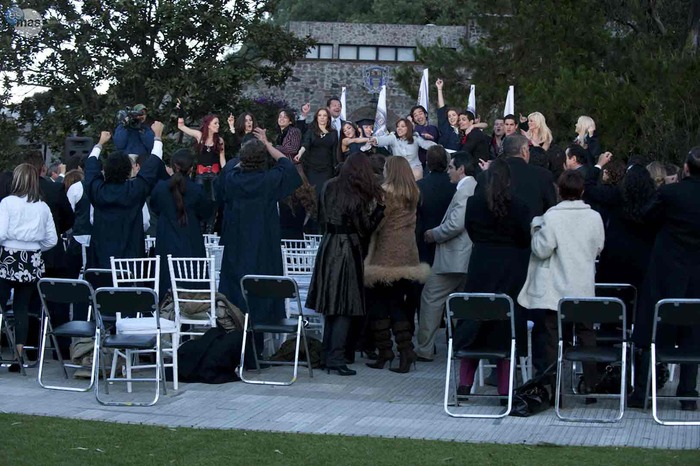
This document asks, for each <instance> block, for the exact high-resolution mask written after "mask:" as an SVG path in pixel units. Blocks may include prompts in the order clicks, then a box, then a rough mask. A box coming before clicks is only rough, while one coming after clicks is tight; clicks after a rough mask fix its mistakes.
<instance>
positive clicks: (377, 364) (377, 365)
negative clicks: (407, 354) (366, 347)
mask: <svg viewBox="0 0 700 466" xmlns="http://www.w3.org/2000/svg"><path fill="white" fill-rule="evenodd" d="M393 360H394V355H393V354H392V355H391V357H381V356H377V360H376V361H374V362H368V363H365V364H367V367H371V368H372V369H384V365H385V364H386V363H387V362H388V363H389V370H392V369H391V362H392V361H393Z"/></svg>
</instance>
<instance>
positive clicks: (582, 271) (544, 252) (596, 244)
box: [518, 170, 605, 388]
mask: <svg viewBox="0 0 700 466" xmlns="http://www.w3.org/2000/svg"><path fill="white" fill-rule="evenodd" d="M558 187H559V196H560V197H561V199H562V201H561V202H560V203H559V204H557V205H555V206H554V207H552V208H550V209H549V210H548V211H547V212H545V214H544V215H543V216H541V217H535V218H533V219H532V223H531V232H532V243H531V247H532V254H531V255H530V263H529V265H528V270H527V280H526V281H525V285H524V286H523V289H522V290H521V291H520V294H519V295H518V303H520V304H521V305H522V306H523V307H525V308H527V309H530V310H533V311H534V312H533V314H534V315H537V314H538V313H540V312H541V313H542V314H544V315H543V316H542V315H540V316H538V317H539V319H536V320H537V321H538V323H539V325H538V323H536V324H535V328H534V329H533V339H534V340H535V341H536V342H538V341H539V342H541V344H535V345H533V350H535V347H536V348H537V351H536V353H540V354H534V355H533V364H534V365H535V367H536V369H537V370H538V372H539V371H542V370H544V369H545V368H546V367H547V366H549V365H550V364H551V363H552V362H554V361H555V360H556V357H557V356H556V355H557V340H558V337H557V317H556V313H555V312H554V311H556V310H557V306H558V304H559V300H560V299H561V298H563V297H565V296H576V297H593V296H595V260H596V257H597V256H598V254H600V252H601V251H602V250H603V244H604V243H605V230H604V228H603V221H602V219H601V217H600V214H598V212H596V211H594V210H593V209H591V207H590V206H589V205H588V204H586V203H584V202H583V201H582V200H581V196H582V195H583V188H584V179H583V175H581V174H580V173H579V172H577V171H573V170H570V171H566V172H564V173H563V174H562V175H561V177H560V178H559V181H558ZM577 335H578V337H579V340H580V341H581V343H582V344H583V345H584V346H595V334H594V333H593V330H592V329H590V328H583V327H582V326H581V325H578V326H577ZM541 351H543V352H544V354H541ZM583 372H584V380H585V382H586V386H587V387H589V388H592V387H595V385H596V383H597V382H598V380H597V379H598V376H597V371H596V366H595V364H594V363H593V364H584V366H583Z"/></svg>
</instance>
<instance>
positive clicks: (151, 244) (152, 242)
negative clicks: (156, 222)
mask: <svg viewBox="0 0 700 466" xmlns="http://www.w3.org/2000/svg"><path fill="white" fill-rule="evenodd" d="M144 247H145V249H146V256H148V257H150V256H151V250H153V249H155V248H156V239H155V237H153V236H150V235H149V236H146V239H145V240H144Z"/></svg>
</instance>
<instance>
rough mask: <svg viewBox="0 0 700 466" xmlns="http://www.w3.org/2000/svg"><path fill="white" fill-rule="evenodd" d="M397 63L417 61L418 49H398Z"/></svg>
mask: <svg viewBox="0 0 700 466" xmlns="http://www.w3.org/2000/svg"><path fill="white" fill-rule="evenodd" d="M396 60H397V61H416V49H415V48H413V47H397V48H396Z"/></svg>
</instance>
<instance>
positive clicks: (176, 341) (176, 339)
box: [163, 332, 180, 390]
mask: <svg viewBox="0 0 700 466" xmlns="http://www.w3.org/2000/svg"><path fill="white" fill-rule="evenodd" d="M171 342H172V343H171V344H172V348H171V349H172V353H173V354H172V360H173V390H177V389H178V377H177V349H178V348H179V347H180V334H179V333H177V332H175V333H173V334H171ZM163 366H165V364H163ZM165 381H166V379H165V378H163V384H165Z"/></svg>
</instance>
